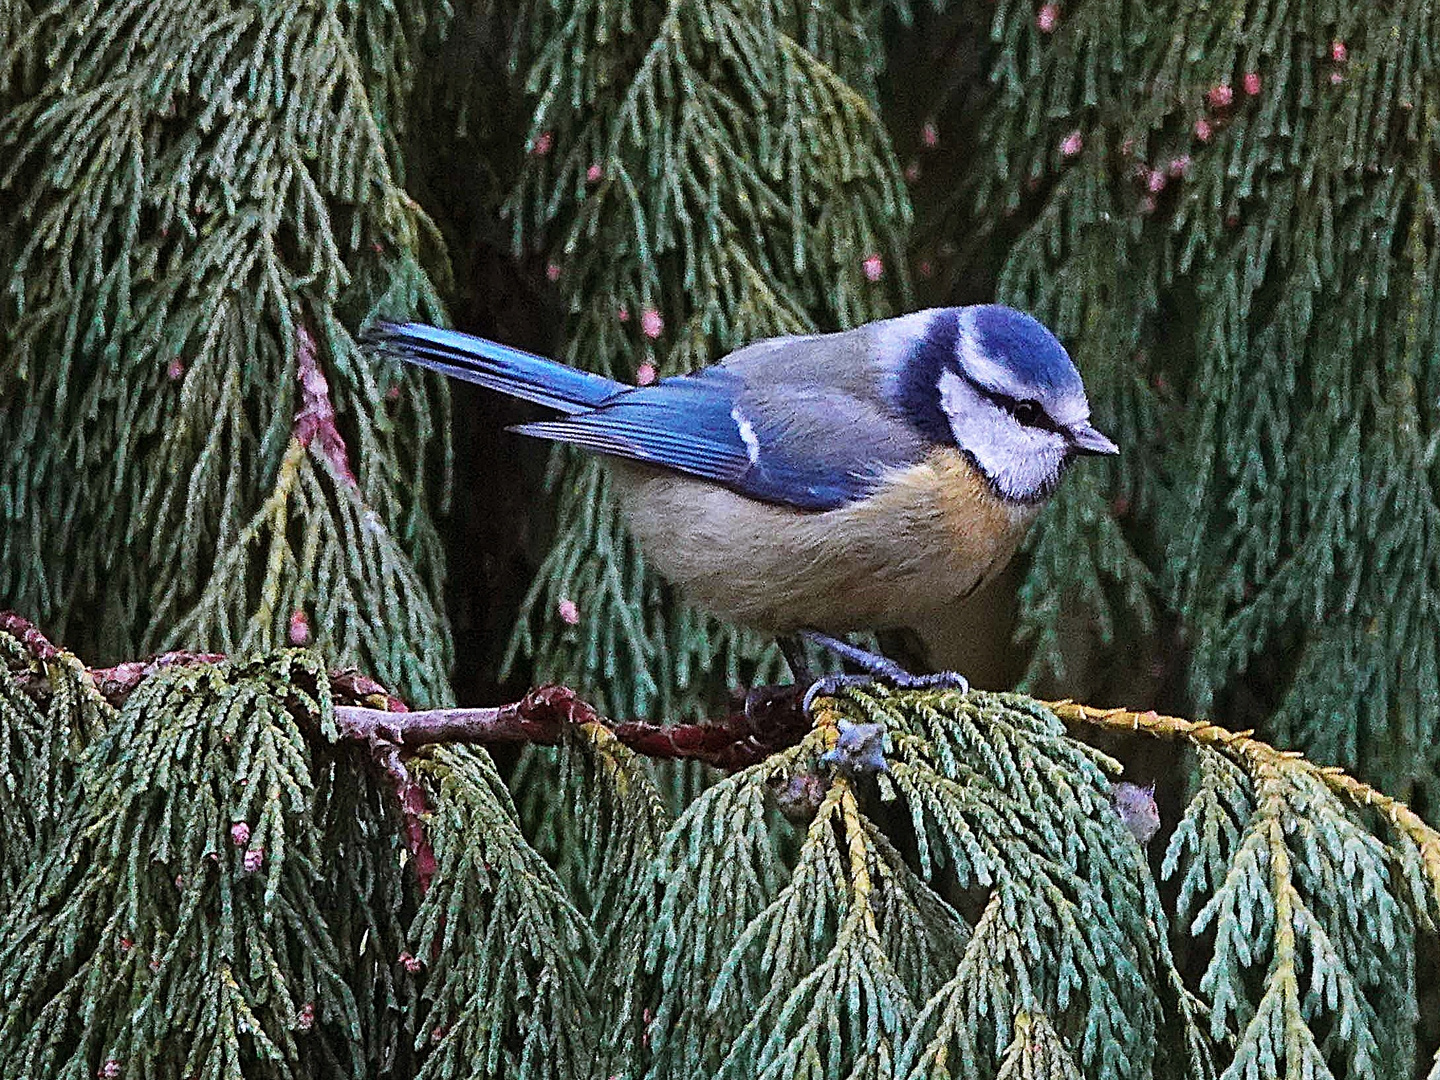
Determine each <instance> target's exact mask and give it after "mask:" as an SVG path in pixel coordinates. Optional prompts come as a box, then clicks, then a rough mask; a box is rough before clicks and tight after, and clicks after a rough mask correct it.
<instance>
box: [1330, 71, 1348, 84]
mask: <svg viewBox="0 0 1440 1080" xmlns="http://www.w3.org/2000/svg"><path fill="white" fill-rule="evenodd" d="M1344 81H1345V74H1344V72H1340V71H1332V72H1330V85H1331V86H1339V85H1340V84H1341V83H1342V82H1344Z"/></svg>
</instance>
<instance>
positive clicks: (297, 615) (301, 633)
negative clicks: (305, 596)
mask: <svg viewBox="0 0 1440 1080" xmlns="http://www.w3.org/2000/svg"><path fill="white" fill-rule="evenodd" d="M309 641H310V616H308V615H306V614H305V609H304V608H296V609H295V610H294V611H292V612H291V613H290V644H291V645H305V644H307V643H308V642H309Z"/></svg>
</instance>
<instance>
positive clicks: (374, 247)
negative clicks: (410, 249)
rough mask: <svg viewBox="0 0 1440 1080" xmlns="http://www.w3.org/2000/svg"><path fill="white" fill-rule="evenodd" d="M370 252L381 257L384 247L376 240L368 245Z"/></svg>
mask: <svg viewBox="0 0 1440 1080" xmlns="http://www.w3.org/2000/svg"><path fill="white" fill-rule="evenodd" d="M370 250H371V251H373V252H374V253H375V254H376V255H383V254H385V245H384V244H382V243H381V242H380V241H379V240H376V241H374V242H373V243H372V244H371V245H370Z"/></svg>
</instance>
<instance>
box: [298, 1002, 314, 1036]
mask: <svg viewBox="0 0 1440 1080" xmlns="http://www.w3.org/2000/svg"><path fill="white" fill-rule="evenodd" d="M295 1024H296V1026H297V1027H299V1028H300V1030H301V1031H309V1030H310V1029H311V1028H312V1027H314V1026H315V1003H314V1002H313V1001H307V1002H306V1003H305V1004H304V1005H301V1006H300V1011H299V1012H298V1013H296V1014H295Z"/></svg>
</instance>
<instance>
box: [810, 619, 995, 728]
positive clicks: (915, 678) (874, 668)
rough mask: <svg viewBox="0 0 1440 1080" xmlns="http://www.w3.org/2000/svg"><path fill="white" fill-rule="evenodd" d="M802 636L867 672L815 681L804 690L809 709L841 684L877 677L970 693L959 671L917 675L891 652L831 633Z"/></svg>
mask: <svg viewBox="0 0 1440 1080" xmlns="http://www.w3.org/2000/svg"><path fill="white" fill-rule="evenodd" d="M803 636H804V637H806V638H808V639H809V640H811V641H813V642H815V644H817V645H819V646H820V647H821V648H823V649H826V650H827V651H829V652H832V653H834V654H835V655H836V656H839V657H840V658H841V659H844V660H848V661H850V663H852V664H854V665H855V666H856V667H858V668H861V669H863V670H864V671H865V672H866V674H865V675H831V676H828V677H827V678H824V679H821V680H819V681H818V682H816V683H815V684H814V685H812V686H811V687H810V689H809V690H808V691H807V692H806V694H805V711H806V712H807V713H808V712H809V711H810V705H811V703H812V702H813V701H814V700H815V698H817V697H819V696H820V695H822V694H827V693H834V692H835V691H836V690H838V689H840V688H841V687H842V686H864V685H868V684H869V683H871V682H873V681H874V680H876V679H878V680H880V681H881V682H884V683H888V684H889V685H890V686H893V687H895V689H897V690H959V691H960V692H961V693H962V694H964V693H968V692H969V690H970V683H969V682H968V681H967V680H966V678H965V676H964V675H961V674H960V673H959V672H958V671H940V672H936V673H935V674H933V675H915V674H912V673H911V672H909V671H906V670H905V669H904V668H903V667H901V666H900V665H899V664H897V663H896V662H895V661H894V660H891V659H890V658H889V657H888V656H881V655H880V654H879V653H873V652H871V651H870V650H868V649H862V648H860V646H858V645H851V644H850V643H849V642H848V641H841V640H840V639H839V638H833V637H831V636H830V635H829V634H822V633H819V632H818V631H815V630H806V631H803ZM787 655H788V654H787Z"/></svg>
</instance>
